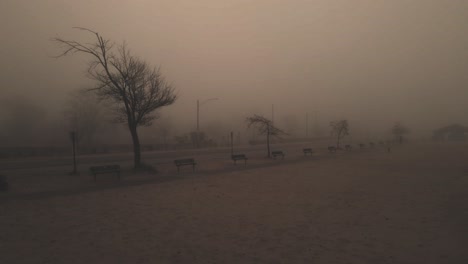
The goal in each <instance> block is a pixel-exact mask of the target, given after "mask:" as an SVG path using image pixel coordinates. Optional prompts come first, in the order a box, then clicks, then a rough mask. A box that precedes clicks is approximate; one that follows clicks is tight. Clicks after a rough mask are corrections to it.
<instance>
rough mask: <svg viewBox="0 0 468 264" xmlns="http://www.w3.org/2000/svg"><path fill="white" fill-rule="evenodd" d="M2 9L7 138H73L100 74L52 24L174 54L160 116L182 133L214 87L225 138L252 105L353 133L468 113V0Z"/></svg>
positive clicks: (203, 118)
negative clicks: (342, 122)
mask: <svg viewBox="0 0 468 264" xmlns="http://www.w3.org/2000/svg"><path fill="white" fill-rule="evenodd" d="M0 17H1V22H2V23H0V32H1V36H2V44H1V49H0V55H1V58H2V62H1V64H0V67H1V68H0V74H1V75H0V76H1V78H0V87H1V88H0V89H1V93H0V101H1V106H0V109H1V112H0V124H1V127H2V128H3V129H2V130H3V131H2V132H1V133H0V136H1V138H0V146H1V145H3V146H6V145H8V144H13V143H14V144H16V145H47V144H56V140H57V138H64V139H67V137H68V134H67V133H68V132H67V126H66V124H65V123H66V122H65V121H64V118H63V112H64V109H66V106H67V102H68V101H67V100H68V99H69V96H70V94H71V93H72V92H73V91H76V90H77V89H82V88H86V87H90V86H92V84H93V83H92V82H91V81H90V80H89V79H87V78H86V75H85V71H86V67H87V64H86V63H87V61H88V60H89V57H86V56H85V55H84V54H75V55H73V56H67V57H64V58H59V59H56V58H53V56H54V55H57V54H59V53H60V47H59V46H57V44H56V43H54V42H52V41H51V38H53V37H63V38H66V39H74V40H78V41H83V42H86V41H92V36H90V35H89V34H86V33H84V32H83V31H79V30H76V29H73V27H76V26H79V27H86V28H90V29H93V30H95V31H97V32H99V33H100V34H102V35H103V36H104V37H106V38H109V39H111V40H113V41H115V42H116V43H122V42H123V41H125V42H126V43H127V45H128V47H129V48H130V49H131V50H132V53H133V54H134V55H136V56H139V57H141V58H143V59H144V60H145V61H147V62H148V63H150V64H151V65H155V66H160V67H161V71H162V73H163V74H164V75H165V77H166V79H167V80H168V81H169V82H171V83H172V84H173V85H174V86H175V87H176V89H177V94H178V95H179V99H178V100H177V101H176V103H175V104H174V105H171V106H168V107H166V108H164V109H163V110H162V111H161V112H160V116H161V118H160V119H159V120H158V121H156V122H155V123H154V125H153V129H160V128H158V127H161V126H166V127H168V126H170V127H171V129H170V130H171V131H170V132H169V134H170V137H171V138H174V137H175V136H178V135H182V134H187V133H189V132H190V131H193V130H194V129H195V127H196V101H197V100H200V102H203V101H205V100H206V99H210V98H218V100H213V101H210V102H207V103H206V104H204V105H202V107H201V108H200V127H201V130H203V131H206V133H208V134H209V133H210V132H209V131H208V130H210V131H211V133H212V136H213V137H215V136H214V134H216V138H222V137H223V136H224V135H227V133H228V132H229V131H235V132H238V131H242V133H245V123H244V119H245V117H247V116H248V115H252V114H261V115H265V116H266V117H268V118H271V117H272V108H274V111H273V112H274V113H273V115H274V117H273V119H274V121H275V124H278V126H279V127H283V128H284V129H285V130H288V131H290V133H291V134H292V135H294V136H296V137H301V136H302V137H303V136H304V135H305V133H306V132H305V126H306V125H305V123H306V122H305V118H306V114H308V116H309V127H310V129H312V128H314V129H316V130H319V131H321V133H322V134H328V132H329V128H328V123H329V122H330V121H333V120H337V119H348V120H349V123H350V132H351V134H352V135H353V133H354V135H356V134H359V135H361V136H362V135H365V136H366V137H371V138H372V137H375V138H383V137H385V136H386V134H385V133H388V130H389V128H390V127H391V126H392V125H393V124H394V123H395V122H402V123H403V124H405V125H406V126H408V127H409V128H410V129H411V131H412V134H411V136H412V137H415V138H421V137H423V138H424V137H430V135H431V133H432V130H433V129H436V128H438V127H440V126H443V125H448V124H452V123H460V124H463V125H466V124H467V123H468V122H467V120H466V113H467V111H468V104H467V103H466V98H468V89H467V87H468V85H467V84H468V74H467V73H466V72H467V69H468V52H467V48H468V33H467V32H468V2H467V1H456V0H453V1H440V0H407V1H404V0H395V1H384V0H381V1H376V0H360V1H359V0H356V1H345V0H335V1H328V0H327V1H326V0H314V1H312V0H310V1H306V0H302V1H300V0H291V1H279V0H256V1H251V0H224V1H219V0H199V1H192V0H185V1H175V0H158V1H154V0H153V1H150V0H147V1H143V0H134V1H120V0H119V1H117V0H114V1H110V0H101V1H89V0H84V1H68V0H67V1H63V0H61V1H58V0H42V1H38V0H33V1H30V0H28V1H27V0H4V1H1V3H0ZM272 106H273V107H272ZM64 122H65V123H64ZM146 130H148V129H146ZM15 131H23V132H24V133H16V132H15ZM51 131H53V133H52V132H51ZM103 131H107V132H105V133H111V131H113V130H103ZM311 131H312V130H311ZM13 132H14V134H12V133H13ZM101 132H102V131H101ZM54 133H56V134H54ZM103 133H104V132H103ZM38 134H40V135H44V134H46V136H41V137H38ZM243 135H244V134H243ZM34 138H38V139H37V140H34ZM117 138H119V139H121V140H123V141H125V142H127V143H130V142H131V141H130V138H129V137H128V135H127V134H125V132H123V134H122V135H121V136H118V137H117ZM151 140H153V139H152V137H150V136H148V137H146V138H144V141H143V142H142V143H150V141H151Z"/></svg>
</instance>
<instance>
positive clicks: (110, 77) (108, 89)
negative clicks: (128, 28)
mask: <svg viewBox="0 0 468 264" xmlns="http://www.w3.org/2000/svg"><path fill="white" fill-rule="evenodd" d="M77 29H80V30H84V31H86V32H89V33H91V34H93V35H94V37H95V42H94V43H84V42H78V41H74V40H65V39H62V38H54V39H53V41H55V42H57V43H59V44H60V45H61V46H62V48H63V52H62V53H61V54H60V55H58V56H57V57H62V56H66V55H69V54H74V53H84V54H86V55H89V56H90V57H91V60H90V61H89V65H88V77H89V78H91V79H92V80H94V81H96V83H97V85H96V87H95V88H93V89H92V90H94V91H95V92H96V93H97V94H98V96H99V97H100V98H101V99H106V100H109V101H111V102H112V105H113V106H114V110H115V121H117V122H121V123H126V124H127V125H128V129H129V131H130V134H131V137H132V142H133V152H134V166H135V168H138V167H140V165H141V149H140V140H139V137H138V131H137V128H138V127H139V126H150V125H151V124H152V121H153V120H154V119H155V118H156V116H155V115H154V112H155V110H157V109H159V108H161V107H163V106H167V105H171V104H173V103H174V102H175V100H176V99H177V96H176V94H175V93H174V89H173V87H171V86H170V85H169V84H167V83H166V81H165V80H164V78H163V77H162V75H161V73H160V71H159V69H157V68H153V67H150V66H149V65H148V64H147V63H146V62H144V61H143V60H141V59H139V58H138V57H135V56H133V55H131V54H130V51H129V49H128V48H127V46H126V45H125V44H122V45H118V46H117V47H116V48H115V45H114V43H112V42H111V41H110V40H108V39H105V38H103V37H102V36H101V35H100V34H99V33H97V32H94V31H92V30H90V29H87V28H77Z"/></svg>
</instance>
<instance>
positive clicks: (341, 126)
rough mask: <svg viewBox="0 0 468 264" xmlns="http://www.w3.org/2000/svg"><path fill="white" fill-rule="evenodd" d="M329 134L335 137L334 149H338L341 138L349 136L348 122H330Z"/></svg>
mask: <svg viewBox="0 0 468 264" xmlns="http://www.w3.org/2000/svg"><path fill="white" fill-rule="evenodd" d="M330 127H331V133H332V135H335V136H336V148H337V149H340V140H341V138H343V137H345V136H347V135H349V125H348V120H346V119H345V120H339V121H333V122H330Z"/></svg>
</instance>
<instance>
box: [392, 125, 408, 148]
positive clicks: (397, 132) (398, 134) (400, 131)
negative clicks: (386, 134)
mask: <svg viewBox="0 0 468 264" xmlns="http://www.w3.org/2000/svg"><path fill="white" fill-rule="evenodd" d="M409 133H410V130H409V129H408V128H407V127H406V126H404V125H402V124H401V123H400V122H396V123H395V125H393V127H392V134H393V135H394V136H395V139H396V140H397V141H398V142H400V144H401V143H403V136H404V135H407V134H409Z"/></svg>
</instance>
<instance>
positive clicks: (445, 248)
mask: <svg viewBox="0 0 468 264" xmlns="http://www.w3.org/2000/svg"><path fill="white" fill-rule="evenodd" d="M467 160H468V146H466V145H443V144H439V145H435V144H419V145H407V146H401V147H400V146H399V147H395V148H393V149H392V152H391V153H387V152H386V151H384V150H374V151H371V150H367V151H357V150H354V151H353V152H351V153H337V155H330V156H325V155H324V156H323V157H319V158H312V159H300V158H297V159H295V160H293V161H287V162H283V163H280V162H276V163H269V162H267V163H264V164H263V165H262V166H260V165H259V166H256V167H255V166H254V165H252V167H253V168H251V169H249V168H245V167H240V168H232V167H230V168H229V169H226V170H222V169H218V170H216V171H214V172H210V173H203V172H199V173H195V174H190V173H183V174H182V175H180V176H178V178H177V180H168V181H150V182H148V183H145V184H138V185H133V186H132V185H128V186H126V187H119V188H99V189H92V190H91V191H89V190H88V191H78V192H75V193H66V192H62V193H60V192H57V193H53V195H42V196H37V197H29V198H28V197H27V196H24V197H26V198H24V197H23V198H22V196H12V197H13V198H11V197H10V198H8V197H6V196H1V197H0V199H2V200H0V227H1V232H0V263H468V250H466V249H467V248H468V206H467V205H468V188H467V187H468V164H467V162H466V161H467ZM219 167H222V166H219ZM247 167H248V166H247Z"/></svg>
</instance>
